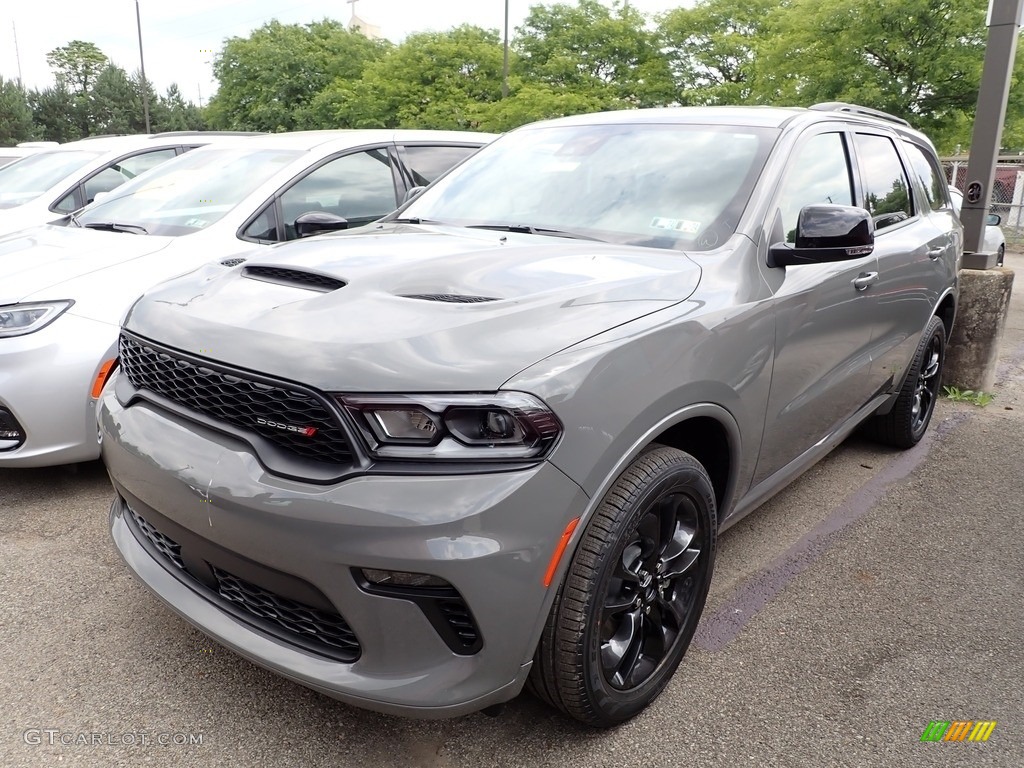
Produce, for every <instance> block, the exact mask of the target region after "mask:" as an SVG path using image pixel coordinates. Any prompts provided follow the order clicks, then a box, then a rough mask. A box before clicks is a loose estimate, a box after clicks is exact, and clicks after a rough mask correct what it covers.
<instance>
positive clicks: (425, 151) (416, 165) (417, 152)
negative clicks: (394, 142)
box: [402, 147, 476, 187]
mask: <svg viewBox="0 0 1024 768" xmlns="http://www.w3.org/2000/svg"><path fill="white" fill-rule="evenodd" d="M474 152H476V147H403V148H402V159H403V160H405V164H406V165H407V166H408V168H409V170H410V171H411V172H412V177H413V180H414V182H415V183H416V186H419V187H425V186H426V185H427V184H429V183H430V182H432V181H433V180H434V179H436V178H437V177H438V176H441V175H442V174H443V173H445V171H447V170H448V169H449V168H451V167H453V166H455V165H458V164H459V163H461V162H462V161H463V160H465V159H466V158H467V157H469V156H470V155H472V154H473V153H474Z"/></svg>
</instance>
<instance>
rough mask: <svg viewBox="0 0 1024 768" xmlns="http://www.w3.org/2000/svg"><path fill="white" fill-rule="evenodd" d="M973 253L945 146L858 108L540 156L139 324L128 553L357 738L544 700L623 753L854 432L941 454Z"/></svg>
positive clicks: (484, 173) (141, 305) (125, 422)
mask: <svg viewBox="0 0 1024 768" xmlns="http://www.w3.org/2000/svg"><path fill="white" fill-rule="evenodd" d="M904 168H910V169H913V172H912V173H910V174H909V175H908V173H907V172H905V171H904ZM962 248H963V232H962V229H961V226H960V223H959V221H958V219H957V216H956V212H955V211H954V209H953V206H952V202H951V201H950V199H949V192H948V189H947V186H946V181H945V179H944V177H943V175H942V172H941V170H940V168H939V164H938V161H937V159H936V157H935V152H934V149H933V147H932V145H931V143H929V141H928V139H927V138H925V137H924V136H923V135H922V134H920V133H918V132H917V131H915V130H912V129H911V128H910V127H909V126H908V125H907V124H906V123H904V122H903V121H900V120H898V119H896V118H891V117H888V116H885V115H882V114H881V113H876V112H872V111H870V110H864V109H863V108H857V107H851V106H848V105H837V104H828V105H821V106H819V107H818V108H812V109H777V108H760V107H758V108H690V109H664V110H630V111H625V112H610V113H604V114H595V115H589V116H577V117H571V118H565V119H560V120H555V121H551V122H545V123H539V124H535V125H531V126H527V127H525V128H521V129H519V130H516V131H513V132H510V133H508V134H506V135H504V136H503V137H501V138H499V139H498V140H496V141H495V142H494V143H492V144H491V145H489V146H488V147H485V148H484V149H482V150H481V151H480V152H479V153H478V154H476V155H475V156H473V157H472V158H470V159H469V160H468V161H466V162H465V163H463V164H462V165H460V166H459V167H458V168H456V169H455V170H453V171H452V172H451V173H449V174H448V175H447V176H445V177H444V178H442V179H441V180H439V181H438V182H437V183H435V184H434V185H432V186H431V187H429V188H428V189H427V190H426V191H424V192H423V193H421V194H420V195H419V196H418V197H415V198H413V199H412V201H411V202H409V203H408V204H407V205H406V206H404V207H403V209H401V210H400V211H399V212H397V213H395V214H392V215H389V216H388V217H386V218H385V219H384V220H383V221H381V222H379V223H377V224H375V225H373V226H372V227H369V228H366V229H364V230H362V231H358V232H352V233H346V232H341V233H337V234H331V235H326V236H324V237H318V238H312V239H310V240H307V241H299V242H297V243H291V244H288V245H285V246H282V247H279V248H275V249H273V250H271V251H266V252H264V253H263V254H262V255H260V256H256V255H254V256H252V257H251V258H249V260H248V261H246V262H244V263H243V264H240V265H238V266H236V267H234V268H232V269H230V270H225V269H223V268H221V267H219V266H217V265H211V266H208V267H205V268H203V269H200V270H198V271H196V272H194V273H193V274H190V275H187V276H184V277H181V278H179V279H176V280H173V281H170V282H168V283H165V284H164V285H162V286H159V287H157V288H154V289H152V290H151V291H149V292H147V293H146V294H145V295H144V296H143V297H142V298H141V299H140V300H139V301H138V302H137V303H136V304H135V305H134V306H133V307H132V309H131V310H130V311H129V313H128V315H127V317H126V319H125V322H124V325H123V329H122V333H121V340H120V352H119V360H120V363H119V368H118V372H117V373H116V375H115V376H114V377H113V378H112V380H111V382H110V383H109V384H108V386H107V387H106V390H105V392H104V394H103V395H102V407H101V409H100V417H99V420H100V432H101V437H102V442H103V457H104V459H105V461H106V464H107V467H108V468H109V471H110V476H111V478H112V480H113V484H114V487H115V489H116V492H117V496H116V499H115V501H114V502H113V505H112V508H111V516H110V525H111V532H112V536H113V540H114V543H115V545H116V547H117V549H118V550H119V552H120V553H121V555H122V556H123V558H124V560H125V562H126V563H127V564H128V567H129V568H130V570H131V571H132V572H133V573H134V574H135V575H136V576H137V577H138V578H139V579H140V580H141V581H142V582H143V583H144V584H145V585H146V586H148V587H149V588H150V589H151V590H152V591H153V592H154V593H155V594H156V595H157V596H158V597H160V598H161V599H162V600H163V601H165V602H166V603H167V604H169V605H170V606H172V607H173V608H174V610H175V611H176V612H177V613H178V614H180V615H181V616H183V617H185V618H186V619H187V620H188V621H190V622H191V623H192V624H194V625H195V626H197V627H199V628H200V629H201V630H202V631H204V632H206V633H207V634H209V635H211V636H212V637H213V638H215V639H216V640H218V641H219V642H221V643H223V644H225V645H227V646H228V647H230V648H231V649H233V650H235V651H237V652H238V653H240V654H242V655H244V656H246V657H247V658H249V659H252V660H253V661H255V662H256V663H258V664H261V665H263V666H265V667H267V668H268V669H271V670H275V671H277V672H279V673H281V674H283V675H285V676H286V677H288V678H289V679H291V680H294V681H297V682H299V683H302V684H303V685H307V686H309V687H311V688H314V689H316V690H318V691H322V692H324V693H327V694H329V695H331V696H335V697H337V698H339V699H341V700H343V701H346V702H349V703H351V704H354V705H356V706H360V707H368V708H371V709H376V710H381V711H384V712H390V713H398V714H406V715H415V716H422V717H443V716H449V715H458V714H463V713H467V712H472V711H475V710H480V709H483V708H487V707H491V706H493V705H498V704H500V703H502V702H505V701H507V700H509V699H511V698H513V697H514V696H516V695H517V694H518V693H519V692H520V690H521V689H523V687H524V686H528V687H529V688H530V689H531V690H532V691H534V692H535V693H536V694H537V695H539V696H540V697H541V698H542V699H543V700H545V701H547V702H549V703H550V704H552V705H554V706H555V707H557V708H559V709H560V710H562V711H563V712H565V713H567V714H569V715H571V716H572V717H575V718H577V719H579V720H581V721H583V722H585V723H589V724H591V725H595V726H610V725H614V724H616V723H619V722H622V721H623V720H626V719H628V718H630V717H632V716H634V715H636V714H637V713H638V712H640V711H641V710H643V709H644V707H646V706H647V705H649V704H650V703H651V702H652V701H653V700H654V699H655V698H656V697H657V696H658V694H659V693H660V692H661V691H662V690H663V689H664V687H665V686H666V684H667V683H668V682H669V680H670V678H671V677H672V675H673V673H674V671H675V669H676V667H677V665H678V664H679V663H680V660H681V659H682V657H683V654H684V653H685V651H686V649H687V646H688V645H689V644H690V640H691V638H692V637H693V633H694V630H695V629H696V626H697V622H698V619H699V617H700V614H701V611H702V609H703V606H704V602H705V598H706V595H707V591H708V585H709V582H710V579H711V575H712V571H713V567H714V560H715V549H716V540H717V536H718V534H719V533H720V532H721V531H722V530H724V529H725V528H727V527H729V526H730V525H732V524H734V523H735V522H736V521H737V520H739V519H741V518H742V517H743V516H744V515H746V514H747V513H749V512H750V511H752V510H753V509H754V508H755V507H757V506H758V505H759V504H761V503H762V502H763V501H764V500H765V499H767V498H768V497H770V496H771V495H772V494H774V493H775V492H777V491H778V490H780V489H781V488H783V487H784V486H785V485H786V484H787V483H788V482H790V481H791V480H793V479H794V478H795V477H796V476H797V475H799V474H800V473H801V472H803V471H804V470H805V469H807V468H808V467H809V466H811V465H812V464H813V463H814V462H815V461H817V460H818V459H820V458H822V457H823V456H824V455H825V454H827V453H828V452H829V451H830V450H831V449H832V448H833V447H835V446H836V445H837V444H838V443H839V442H840V441H842V440H843V439H844V438H845V437H846V436H847V435H849V434H850V433H851V432H852V431H853V430H854V429H856V428H858V427H859V426H861V425H865V429H866V430H867V432H868V433H869V434H872V435H874V436H875V437H876V438H877V439H879V440H881V441H883V442H885V443H888V444H891V445H894V446H897V447H901V448H906V447H909V446H912V445H914V444H915V443H917V442H918V441H919V440H920V439H921V437H922V436H923V435H924V433H925V430H926V429H927V428H928V424H929V420H930V418H931V416H932V410H933V408H934V405H935V401H936V398H937V397H938V396H939V381H940V377H941V372H942V364H943V359H944V355H945V349H946V340H947V337H948V335H949V332H950V328H951V325H952V323H953V320H954V315H955V312H956V303H957V287H958V283H957V266H958V262H959V260H960V258H961V255H962ZM925 253H927V257H925V258H922V256H923V255H924V254H925Z"/></svg>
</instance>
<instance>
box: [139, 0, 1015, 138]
mask: <svg viewBox="0 0 1024 768" xmlns="http://www.w3.org/2000/svg"><path fill="white" fill-rule="evenodd" d="M1022 1H1024V0H1022ZM135 25H136V27H137V28H138V30H139V72H140V73H141V74H142V112H143V114H144V115H145V116H146V133H150V132H151V129H150V127H149V83H148V82H147V80H146V60H145V59H144V58H143V57H142V17H141V16H140V15H139V0H135Z"/></svg>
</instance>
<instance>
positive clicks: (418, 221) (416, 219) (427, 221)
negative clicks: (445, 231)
mask: <svg viewBox="0 0 1024 768" xmlns="http://www.w3.org/2000/svg"><path fill="white" fill-rule="evenodd" d="M385 221H386V223H388V224H443V223H444V222H441V221H434V220H433V219H421V218H420V217H419V216H410V217H408V218H404V219H403V218H399V219H386V220H385Z"/></svg>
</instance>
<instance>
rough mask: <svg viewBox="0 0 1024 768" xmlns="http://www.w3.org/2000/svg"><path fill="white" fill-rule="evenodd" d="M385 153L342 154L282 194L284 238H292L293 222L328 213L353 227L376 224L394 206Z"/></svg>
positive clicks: (391, 181)
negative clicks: (311, 215)
mask: <svg viewBox="0 0 1024 768" xmlns="http://www.w3.org/2000/svg"><path fill="white" fill-rule="evenodd" d="M397 202H398V201H397V200H396V198H395V182H394V180H393V179H392V176H391V159H390V157H389V156H388V153H387V150H384V149H371V150H368V151H366V152H356V153H355V154H351V155H344V156H343V157H339V158H337V159H336V160H332V161H331V162H329V163H327V164H326V165H322V166H320V167H319V168H317V169H316V170H315V171H313V172H312V173H310V174H309V175H308V176H306V177H305V178H303V179H302V180H300V181H298V182H296V183H295V184H294V185H293V186H292V187H291V188H290V189H288V190H287V191H286V192H285V193H284V194H283V195H281V214H282V217H283V218H284V228H285V237H286V238H287V239H288V240H293V239H295V219H296V218H297V217H299V216H301V215H302V214H303V213H307V212H309V211H327V212H328V213H333V214H336V215H338V216H341V217H343V218H346V219H348V220H349V223H350V224H351V225H352V226H358V225H360V224H366V223H369V222H371V221H376V220H377V219H379V218H380V217H381V216H383V215H384V214H386V213H390V212H391V211H393V210H394V209H395V208H396V207H397Z"/></svg>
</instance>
